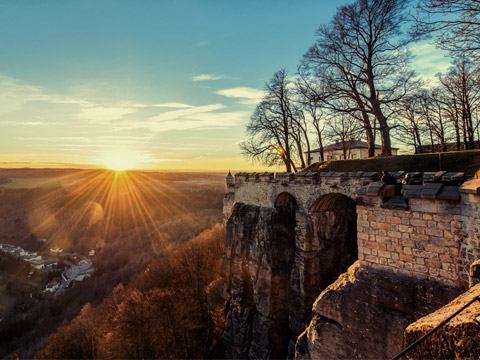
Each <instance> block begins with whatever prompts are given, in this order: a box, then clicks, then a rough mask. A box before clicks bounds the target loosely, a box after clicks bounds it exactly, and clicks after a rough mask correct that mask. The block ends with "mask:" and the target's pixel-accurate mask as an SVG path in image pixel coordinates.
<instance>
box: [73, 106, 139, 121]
mask: <svg viewBox="0 0 480 360" xmlns="http://www.w3.org/2000/svg"><path fill="white" fill-rule="evenodd" d="M134 112H136V110H135V109H134V108H132V107H103V106H95V107H89V108H83V109H81V110H80V112H79V113H78V114H77V117H78V118H80V119H83V120H91V121H111V120H118V119H121V118H123V117H124V116H125V115H128V114H132V113H134Z"/></svg>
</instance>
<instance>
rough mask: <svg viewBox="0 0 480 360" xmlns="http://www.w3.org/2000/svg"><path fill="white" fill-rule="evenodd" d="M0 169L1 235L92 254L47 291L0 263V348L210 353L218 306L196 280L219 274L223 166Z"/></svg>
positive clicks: (48, 352) (121, 354) (88, 354)
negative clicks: (79, 276)
mask: <svg viewBox="0 0 480 360" xmlns="http://www.w3.org/2000/svg"><path fill="white" fill-rule="evenodd" d="M0 172H1V174H0V175H2V176H4V177H5V178H7V179H9V181H8V182H5V185H3V186H0V196H1V197H2V200H3V201H2V202H1V203H0V215H1V216H0V219H1V222H2V223H1V224H0V225H1V226H0V229H1V232H0V242H1V243H9V244H12V245H15V246H21V247H22V248H24V249H28V250H31V251H37V252H38V254H42V253H44V254H48V253H49V251H50V249H51V248H53V247H54V246H58V247H60V248H62V249H64V250H65V251H68V252H70V253H79V254H86V253H88V251H89V250H90V249H95V250H96V254H95V256H94V257H93V258H92V262H93V266H94V268H95V272H94V274H93V276H92V277H91V278H88V279H85V280H84V281H81V282H76V283H75V284H74V286H73V287H70V288H68V289H65V291H63V292H62V293H59V294H54V295H53V296H52V295H48V294H45V293H44V292H41V291H40V290H41V289H40V288H39V286H38V285H36V284H35V283H34V282H33V281H32V279H31V278H29V277H28V276H27V274H28V265H29V264H28V263H23V262H22V261H20V260H18V259H10V262H4V261H3V260H2V264H3V265H5V266H2V268H1V269H0V276H1V277H2V279H5V284H6V285H4V286H0V292H1V294H0V295H2V296H3V298H4V299H9V300H10V301H7V302H5V303H8V304H10V306H9V307H7V308H2V309H1V310H2V313H1V314H0V317H1V318H2V321H1V322H0V349H1V353H0V356H2V357H10V356H15V355H18V356H19V357H20V358H33V357H35V356H36V357H39V358H141V357H146V358H165V357H176V358H186V357H202V356H206V354H213V353H214V351H216V350H215V345H216V344H217V341H218V339H219V336H221V331H222V328H221V327H222V326H223V320H221V317H222V316H223V313H222V309H223V303H222V300H221V299H220V300H219V299H218V298H215V296H214V295H213V294H215V291H210V293H211V294H212V296H213V297H211V298H210V299H209V298H207V291H206V290H207V289H206V288H207V286H208V285H209V284H210V283H212V282H213V281H214V280H216V279H217V278H218V277H219V267H220V261H221V257H222V251H223V243H224V232H223V226H222V225H221V222H222V198H223V191H224V189H223V186H224V176H225V174H223V173H222V174H219V173H216V174H215V173H210V174H209V173H161V172H125V173H116V172H113V171H106V170H54V169H52V170H26V169H25V170H23V169H22V170H20V169H19V170H1V171H0ZM45 179H47V180H48V181H46V180H45ZM0 254H2V253H0ZM5 255H8V254H5ZM49 276H50V275H49ZM47 280H48V279H47ZM32 294H33V296H32Z"/></svg>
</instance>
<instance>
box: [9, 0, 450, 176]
mask: <svg viewBox="0 0 480 360" xmlns="http://www.w3.org/2000/svg"><path fill="white" fill-rule="evenodd" d="M345 3H347V1H336V2H332V1H327V0H318V1H298V2H294V1H283V0H281V1H273V0H272V1H249V0H243V1H225V0H223V1H220V0H218V1H213V0H212V1H207V0H203V1H200V0H197V1H181V0H179V1H164V0H161V1H160V0H158V1H153V0H140V1H138V0H137V1H133V0H130V1H127V0H117V1H113V0H111V1H106V0H96V1H70V0H57V1H53V0H51V1H42V0H38V1H6V0H0V44H1V56H0V167H1V166H7V165H8V164H6V163H11V162H16V163H21V164H22V165H25V166H33V165H37V166H61V165H62V164H67V165H68V164H98V165H104V164H105V163H106V162H108V161H107V160H108V158H109V157H112V156H115V154H117V155H118V154H121V156H123V157H124V158H131V160H132V159H133V160H135V159H136V163H137V164H136V166H139V167H147V168H157V169H164V168H175V169H228V168H233V169H248V168H252V165H251V164H249V163H248V162H247V161H246V160H245V159H244V158H242V156H241V154H240V151H239V148H238V143H239V142H240V141H242V140H243V139H244V136H245V135H244V128H245V124H246V123H247V121H248V119H249V117H250V114H251V112H252V111H253V109H254V107H255V104H256V103H257V102H258V100H259V98H260V97H261V94H262V92H261V90H262V88H263V86H264V83H265V81H267V80H268V79H269V78H270V77H271V76H272V75H273V73H274V72H275V71H277V70H279V69H280V68H282V67H285V68H286V69H287V70H288V71H290V73H292V74H293V73H294V72H295V69H296V66H297V64H298V63H299V60H300V59H301V56H302V54H303V53H304V52H305V51H306V50H307V48H308V46H310V45H311V44H313V42H314V32H315V30H316V29H317V28H318V26H319V25H321V24H323V23H326V22H328V21H329V20H330V19H331V17H332V16H333V14H334V12H335V9H336V7H337V6H339V5H342V4H345ZM417 50H418V51H419V54H422V53H423V55H422V57H421V59H419V60H417V61H416V65H415V66H416V67H417V70H419V71H420V72H422V73H424V75H429V76H433V75H434V73H436V72H437V71H442V70H444V69H445V68H446V66H447V65H448V61H447V62H446V61H445V60H444V59H443V58H442V57H441V55H439V54H438V53H437V52H435V51H432V48H431V46H429V45H425V44H423V45H417ZM427 55H428V60H426V59H427ZM422 59H423V60H422ZM445 64H447V65H445ZM254 167H257V168H258V166H254Z"/></svg>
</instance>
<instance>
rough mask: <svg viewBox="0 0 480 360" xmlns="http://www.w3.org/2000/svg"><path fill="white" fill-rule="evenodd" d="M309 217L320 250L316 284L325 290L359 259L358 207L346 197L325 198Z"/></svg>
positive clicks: (334, 195)
mask: <svg viewBox="0 0 480 360" xmlns="http://www.w3.org/2000/svg"><path fill="white" fill-rule="evenodd" d="M310 216H311V219H312V224H313V239H314V242H315V243H316V244H317V246H318V252H317V259H318V270H319V271H318V278H317V281H316V282H317V284H318V285H319V286H320V288H321V289H322V290H323V289H324V288H325V287H326V286H328V285H329V284H331V283H333V282H334V281H335V280H336V279H337V277H338V276H339V275H340V274H342V273H343V272H345V271H346V270H347V269H348V267H349V266H350V265H351V264H353V263H354V262H355V260H357V258H358V245H357V212H356V203H355V201H354V200H352V199H350V198H349V197H348V196H345V195H343V194H338V193H333V194H327V195H323V196H321V197H320V198H318V199H317V200H316V201H315V203H314V204H313V206H312V207H311V209H310ZM317 295H318V294H317Z"/></svg>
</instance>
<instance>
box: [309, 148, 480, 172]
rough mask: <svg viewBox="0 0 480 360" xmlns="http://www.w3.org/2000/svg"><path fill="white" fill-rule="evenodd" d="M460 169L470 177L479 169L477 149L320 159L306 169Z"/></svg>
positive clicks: (478, 151)
mask: <svg viewBox="0 0 480 360" xmlns="http://www.w3.org/2000/svg"><path fill="white" fill-rule="evenodd" d="M384 169H385V170H388V171H401V170H405V171H420V172H425V171H439V170H448V171H459V172H464V173H465V175H466V177H467V178H469V177H473V176H475V173H476V172H477V171H478V170H479V169H480V150H469V151H452V152H448V153H435V154H417V155H398V156H384V157H375V158H368V159H353V160H334V161H321V162H318V163H314V164H311V165H310V166H307V167H306V168H305V169H303V170H302V172H306V171H312V172H313V171H339V172H341V171H378V172H381V171H382V170H384Z"/></svg>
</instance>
